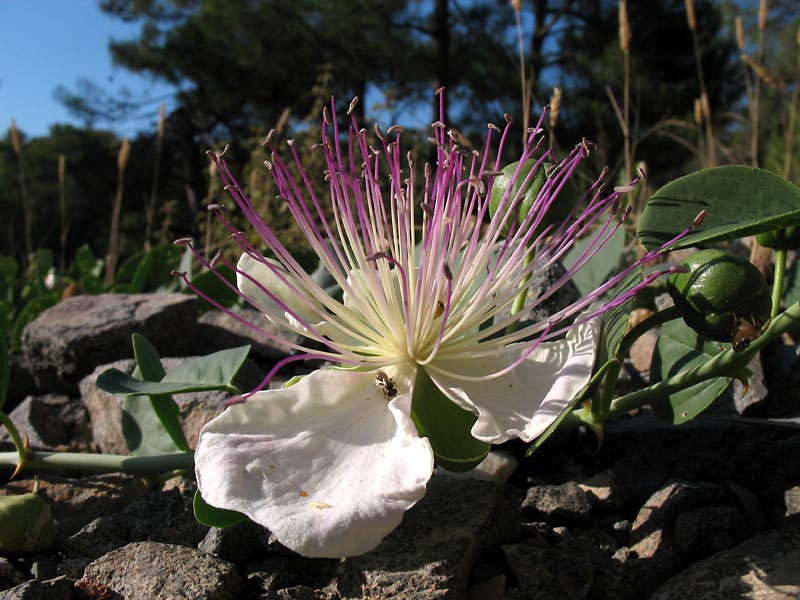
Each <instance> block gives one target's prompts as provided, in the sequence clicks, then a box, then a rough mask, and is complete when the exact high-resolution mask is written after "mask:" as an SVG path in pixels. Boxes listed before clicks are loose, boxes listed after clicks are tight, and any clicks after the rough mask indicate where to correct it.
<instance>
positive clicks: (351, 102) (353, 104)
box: [347, 96, 358, 115]
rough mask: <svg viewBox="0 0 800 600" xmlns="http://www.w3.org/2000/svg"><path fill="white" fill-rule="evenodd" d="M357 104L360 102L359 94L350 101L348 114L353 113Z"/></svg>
mask: <svg viewBox="0 0 800 600" xmlns="http://www.w3.org/2000/svg"><path fill="white" fill-rule="evenodd" d="M357 104H358V96H356V97H355V98H353V99H352V100H351V101H350V106H348V107H347V114H348V115H351V114H353V111H354V110H355V108H356V105H357Z"/></svg>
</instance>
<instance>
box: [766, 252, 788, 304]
mask: <svg viewBox="0 0 800 600" xmlns="http://www.w3.org/2000/svg"><path fill="white" fill-rule="evenodd" d="M786 255H787V252H786V250H785V249H784V250H775V276H774V278H773V280H772V312H771V313H770V318H772V319H774V318H775V317H777V316H778V312H779V311H780V310H781V296H783V287H784V280H785V278H786Z"/></svg>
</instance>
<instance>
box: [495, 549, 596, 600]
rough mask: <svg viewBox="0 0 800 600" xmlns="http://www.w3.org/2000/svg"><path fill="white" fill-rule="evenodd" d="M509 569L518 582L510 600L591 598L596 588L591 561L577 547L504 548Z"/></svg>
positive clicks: (509, 595)
mask: <svg viewBox="0 0 800 600" xmlns="http://www.w3.org/2000/svg"><path fill="white" fill-rule="evenodd" d="M501 550H502V552H503V556H504V557H505V559H506V561H507V563H508V568H509V569H510V570H511V573H512V574H513V575H514V577H515V578H516V580H517V585H516V586H509V587H508V589H507V590H506V595H505V598H507V599H508V600H552V599H553V598H569V599H570V600H583V599H584V598H588V595H589V592H590V590H591V589H592V585H593V582H594V581H593V580H594V577H593V570H592V565H591V562H590V561H589V558H588V557H587V556H586V555H585V554H584V553H583V552H581V551H580V550H578V549H576V548H559V549H553V548H547V549H543V548H535V547H532V546H529V545H527V544H507V545H504V546H502V547H501Z"/></svg>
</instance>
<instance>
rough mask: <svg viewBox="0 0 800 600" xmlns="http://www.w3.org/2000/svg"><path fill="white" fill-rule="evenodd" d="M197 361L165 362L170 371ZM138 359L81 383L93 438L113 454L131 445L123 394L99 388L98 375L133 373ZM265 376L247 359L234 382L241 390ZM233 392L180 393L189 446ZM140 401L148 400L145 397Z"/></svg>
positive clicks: (100, 370)
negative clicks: (126, 433) (124, 425)
mask: <svg viewBox="0 0 800 600" xmlns="http://www.w3.org/2000/svg"><path fill="white" fill-rule="evenodd" d="M190 360H193V358H192V357H187V358H164V359H162V361H161V362H162V364H163V365H164V369H165V370H166V371H167V372H169V371H171V370H172V369H174V368H176V367H178V366H180V365H182V364H185V363H186V362H188V361H190ZM135 366H136V365H135V362H134V361H133V360H132V359H127V360H120V361H117V362H114V363H111V364H103V365H101V366H98V367H96V368H95V369H94V371H93V372H92V373H90V374H89V375H88V376H86V377H84V378H83V379H82V380H81V382H80V392H81V398H82V399H83V403H84V405H85V406H86V409H87V411H88V413H89V418H90V420H91V423H92V441H93V442H94V443H95V444H96V445H97V446H98V448H100V450H102V451H103V452H106V453H109V454H127V453H128V447H127V445H126V443H125V438H124V437H123V435H122V401H123V399H122V398H121V397H119V396H114V395H113V394H109V393H108V392H104V391H103V390H101V389H100V388H98V387H97V377H98V376H99V375H100V374H101V373H103V372H104V371H106V370H108V369H112V368H114V369H119V370H120V371H122V372H124V373H127V374H128V375H130V374H131V373H133V369H134V367H135ZM262 379H263V374H262V372H261V370H260V369H259V368H258V367H257V366H256V365H255V363H254V362H253V361H251V360H247V361H245V363H244V365H243V366H242V368H241V369H240V370H239V373H238V374H237V376H236V378H235V379H234V383H235V384H236V385H237V387H239V389H241V390H249V389H252V388H254V387H256V386H257V385H258V384H259V383H261V380H262ZM229 397H230V394H228V393H227V392H224V391H222V390H212V391H208V392H196V393H191V394H176V395H175V396H173V399H174V400H175V402H176V403H177V404H178V409H179V411H180V418H181V424H182V426H183V432H184V434H185V435H186V439H187V441H188V442H189V446H190V447H192V448H194V447H195V446H196V445H197V438H198V436H199V435H200V429H202V427H203V425H205V424H206V423H208V422H209V421H210V420H211V419H213V418H214V417H216V416H217V415H218V414H220V413H221V412H222V411H223V410H225V400H227V399H228V398H229ZM139 400H141V401H143V402H147V401H148V400H147V398H145V397H144V396H142V397H141V398H139Z"/></svg>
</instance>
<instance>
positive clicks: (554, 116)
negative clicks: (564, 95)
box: [550, 86, 561, 129]
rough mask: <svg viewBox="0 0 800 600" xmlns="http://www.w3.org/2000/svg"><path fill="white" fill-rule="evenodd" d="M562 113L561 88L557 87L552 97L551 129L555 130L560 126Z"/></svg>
mask: <svg viewBox="0 0 800 600" xmlns="http://www.w3.org/2000/svg"><path fill="white" fill-rule="evenodd" d="M560 112H561V88H560V87H559V86H555V87H554V88H553V93H552V94H551V96H550V127H551V128H553V129H555V126H556V125H557V124H558V113H560Z"/></svg>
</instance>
